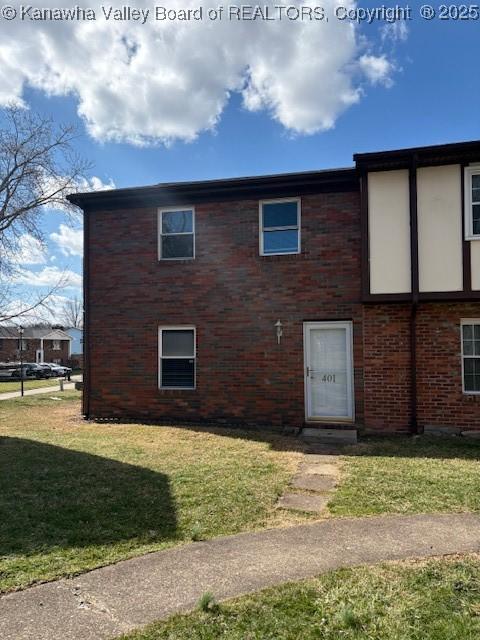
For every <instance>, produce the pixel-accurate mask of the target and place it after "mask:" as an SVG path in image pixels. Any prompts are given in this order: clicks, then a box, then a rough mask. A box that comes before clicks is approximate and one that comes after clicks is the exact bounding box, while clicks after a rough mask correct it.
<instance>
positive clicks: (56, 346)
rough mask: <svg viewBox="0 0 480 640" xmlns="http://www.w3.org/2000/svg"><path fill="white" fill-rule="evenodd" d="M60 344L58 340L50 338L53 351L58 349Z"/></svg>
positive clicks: (60, 346)
mask: <svg viewBox="0 0 480 640" xmlns="http://www.w3.org/2000/svg"><path fill="white" fill-rule="evenodd" d="M61 348H62V345H61V344H60V340H52V349H53V350H54V351H60V349H61Z"/></svg>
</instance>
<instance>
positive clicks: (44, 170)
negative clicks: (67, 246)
mask: <svg viewBox="0 0 480 640" xmlns="http://www.w3.org/2000/svg"><path fill="white" fill-rule="evenodd" d="M4 113H5V118H4V120H5V125H4V126H3V127H2V128H0V322H1V321H5V320H11V319H13V318H14V317H17V315H18V314H17V315H16V314H12V312H11V309H12V303H13V301H14V300H15V298H16V297H15V296H14V294H13V292H12V286H11V282H12V275H13V274H14V273H15V271H18V260H17V258H18V256H19V254H20V252H21V244H20V241H21V238H22V236H23V235H25V234H28V235H29V236H31V237H32V238H34V239H35V240H37V241H38V242H40V243H42V244H43V245H44V244H45V239H44V236H43V231H42V219H43V216H44V213H45V211H46V210H47V209H48V208H61V209H62V211H63V212H64V213H65V214H66V216H67V219H68V218H69V217H70V219H71V220H72V221H73V220H75V217H76V216H77V215H78V213H77V210H76V208H75V207H74V206H73V205H71V204H70V203H69V202H68V201H67V200H66V199H65V196H66V194H67V193H71V192H73V191H76V190H77V189H78V185H79V184H82V183H83V184H85V182H86V180H85V177H84V176H85V174H86V173H87V172H88V170H89V169H90V166H89V164H87V163H86V162H85V161H84V160H83V159H82V158H80V156H79V155H78V154H77V153H76V152H75V150H74V147H73V143H74V141H75V140H76V138H77V137H78V134H77V131H76V129H75V128H74V127H73V126H70V125H58V124H55V123H54V121H53V119H52V118H45V117H43V116H40V115H37V114H34V113H32V112H30V111H28V110H26V109H21V108H20V107H16V106H11V107H8V108H7V109H5V111H4ZM9 282H10V284H8V283H9ZM5 283H7V284H5ZM65 284H66V283H65V282H63V283H62V282H59V283H57V284H56V285H55V286H54V287H52V288H51V289H49V290H47V291H44V292H42V293H40V294H37V295H35V296H33V298H32V300H31V303H30V302H29V303H28V304H27V305H26V312H31V311H32V310H33V309H35V308H36V307H39V308H42V307H44V306H45V305H46V304H47V301H48V299H49V298H51V296H52V295H53V293H55V292H57V291H58V290H59V289H60V288H62V287H63V286H65ZM17 297H18V296H17ZM24 313H25V312H22V313H20V314H19V315H24Z"/></svg>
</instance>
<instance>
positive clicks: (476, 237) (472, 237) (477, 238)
mask: <svg viewBox="0 0 480 640" xmlns="http://www.w3.org/2000/svg"><path fill="white" fill-rule="evenodd" d="M465 240H467V241H469V242H471V241H472V240H480V234H479V235H476V236H465ZM479 393H480V392H479Z"/></svg>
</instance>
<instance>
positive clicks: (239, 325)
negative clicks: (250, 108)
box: [90, 193, 363, 426]
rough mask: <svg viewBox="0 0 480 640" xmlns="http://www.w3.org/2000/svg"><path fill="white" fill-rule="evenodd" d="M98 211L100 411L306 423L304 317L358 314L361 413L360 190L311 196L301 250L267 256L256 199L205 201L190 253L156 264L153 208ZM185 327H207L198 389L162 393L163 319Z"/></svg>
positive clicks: (93, 287)
mask: <svg viewBox="0 0 480 640" xmlns="http://www.w3.org/2000/svg"><path fill="white" fill-rule="evenodd" d="M90 217H91V226H90V238H91V242H90V273H91V280H90V300H91V302H90V356H91V367H90V369H91V394H90V413H91V414H92V415H94V416H104V417H107V416H145V417H148V418H151V419H154V420H161V419H174V420H190V421H198V420H236V421H240V422H252V423H268V424H274V425H279V426H280V425H292V426H300V425H302V423H303V422H304V418H305V415H304V384H303V322H304V321H308V320H350V319H351V320H353V321H354V362H355V381H356V416H357V422H359V423H361V422H362V420H363V399H362V395H363V363H362V307H361V304H360V223H359V196H358V194H357V193H332V194H319V195H313V196H304V197H302V253H301V254H300V255H293V256H271V257H261V256H259V252H258V200H248V201H242V202H227V203H215V204H202V205H198V206H197V207H196V259H195V260H193V261H185V262H177V261H175V262H158V260H157V215H156V210H154V209H140V210H134V211H113V212H93V213H91V214H90ZM278 319H280V320H281V321H282V323H283V329H284V335H283V339H282V342H281V345H277V343H276V337H275V328H274V324H275V322H276V321H277V320H278ZM184 324H185V325H195V326H196V329H197V356H198V358H197V389H196V390H194V391H193V390H192V391H190V390H189V391H173V390H170V391H165V390H159V389H158V361H157V358H158V350H157V349H158V347H157V329H158V326H159V325H184Z"/></svg>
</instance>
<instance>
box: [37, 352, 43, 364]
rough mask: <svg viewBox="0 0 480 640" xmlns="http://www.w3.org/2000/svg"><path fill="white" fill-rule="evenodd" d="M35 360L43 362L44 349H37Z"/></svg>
mask: <svg viewBox="0 0 480 640" xmlns="http://www.w3.org/2000/svg"><path fill="white" fill-rule="evenodd" d="M35 361H36V362H37V363H38V362H43V351H42V349H37V352H36V354H35Z"/></svg>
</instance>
